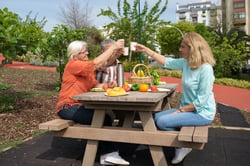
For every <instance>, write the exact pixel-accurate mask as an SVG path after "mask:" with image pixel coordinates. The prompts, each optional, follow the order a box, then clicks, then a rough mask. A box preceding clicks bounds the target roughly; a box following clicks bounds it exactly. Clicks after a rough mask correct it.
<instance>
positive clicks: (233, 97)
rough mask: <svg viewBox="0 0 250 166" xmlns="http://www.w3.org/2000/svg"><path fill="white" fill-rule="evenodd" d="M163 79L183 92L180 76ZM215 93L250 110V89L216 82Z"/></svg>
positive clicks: (17, 65) (224, 101)
mask: <svg viewBox="0 0 250 166" xmlns="http://www.w3.org/2000/svg"><path fill="white" fill-rule="evenodd" d="M2 59H3V57H2V56H1V54H0V64H1V62H2ZM5 67H11V68H26V69H44V70H52V71H55V70H56V69H55V68H54V67H42V66H31V65H28V64H26V63H21V62H13V64H7V65H5ZM129 75H130V73H125V79H127V78H128V77H129ZM161 81H166V82H167V83H178V84H179V87H178V89H177V91H179V92H181V80H180V79H179V78H174V77H165V76H161ZM214 94H215V99H216V102H218V103H221V104H225V105H229V106H232V107H236V108H239V109H242V110H246V111H249V112H250V90H247V89H242V88H235V87H231V86H225V85H219V84H214Z"/></svg>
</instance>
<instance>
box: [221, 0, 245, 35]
mask: <svg viewBox="0 0 250 166" xmlns="http://www.w3.org/2000/svg"><path fill="white" fill-rule="evenodd" d="M221 8H222V16H223V29H225V30H226V31H228V30H230V29H231V28H233V27H238V28H239V29H241V30H243V31H245V32H246V34H247V35H250V10H249V8H250V0H221Z"/></svg>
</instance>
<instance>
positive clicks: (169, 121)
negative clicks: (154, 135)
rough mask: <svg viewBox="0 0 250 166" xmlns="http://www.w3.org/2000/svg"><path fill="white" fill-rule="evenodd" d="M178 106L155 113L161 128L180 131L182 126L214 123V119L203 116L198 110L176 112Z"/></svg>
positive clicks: (156, 120) (155, 118)
mask: <svg viewBox="0 0 250 166" xmlns="http://www.w3.org/2000/svg"><path fill="white" fill-rule="evenodd" d="M176 110H177V108H173V109H170V110H165V111H161V112H158V113H156V114H155V115H154V120H155V123H156V126H157V127H158V128H159V129H160V130H171V131H178V130H180V128H181V127H182V126H204V125H209V124H211V123H212V120H208V119H205V118H203V117H202V116H201V115H199V114H198V113H196V112H181V113H175V114H173V113H172V112H174V111H176Z"/></svg>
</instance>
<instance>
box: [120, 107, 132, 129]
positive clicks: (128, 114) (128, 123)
mask: <svg viewBox="0 0 250 166" xmlns="http://www.w3.org/2000/svg"><path fill="white" fill-rule="evenodd" d="M134 117H135V112H134V111H128V112H126V115H125V119H124V121H123V125H122V127H125V128H130V127H132V125H133V122H134Z"/></svg>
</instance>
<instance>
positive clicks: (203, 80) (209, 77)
mask: <svg viewBox="0 0 250 166" xmlns="http://www.w3.org/2000/svg"><path fill="white" fill-rule="evenodd" d="M164 68H168V69H174V70H182V90H183V94H182V98H181V104H180V107H183V106H185V105H188V104H191V103H192V104H193V105H194V107H195V109H196V111H195V112H197V113H198V114H200V115H201V116H202V117H204V118H206V119H209V120H213V119H214V116H215V113H216V103H215V99H214V94H213V84H214V79H215V78H214V72H213V68H212V66H211V65H210V64H208V63H205V64H203V65H201V66H200V67H199V68H197V69H195V70H192V69H191V68H190V67H189V65H188V61H187V60H186V59H184V58H179V59H173V58H166V60H165V64H164Z"/></svg>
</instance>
